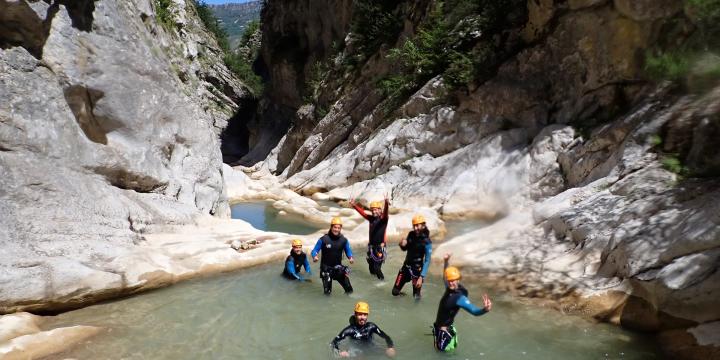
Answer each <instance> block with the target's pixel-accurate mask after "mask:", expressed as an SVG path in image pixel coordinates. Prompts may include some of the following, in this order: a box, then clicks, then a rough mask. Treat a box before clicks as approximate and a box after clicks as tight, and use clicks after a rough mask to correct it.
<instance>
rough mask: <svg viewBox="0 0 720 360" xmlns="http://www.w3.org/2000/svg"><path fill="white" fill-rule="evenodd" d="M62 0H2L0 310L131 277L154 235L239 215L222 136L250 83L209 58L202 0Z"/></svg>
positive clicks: (105, 287) (78, 298)
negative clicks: (197, 0)
mask: <svg viewBox="0 0 720 360" xmlns="http://www.w3.org/2000/svg"><path fill="white" fill-rule="evenodd" d="M64 3H65V2H60V1H58V2H43V1H33V2H29V1H25V0H22V1H15V2H5V1H3V2H1V3H0V14H2V15H0V17H2V21H1V23H2V24H3V25H2V26H0V43H2V48H1V49H0V98H2V99H3V101H2V102H0V173H1V174H2V176H0V189H1V190H0V212H2V214H3V216H2V217H0V245H1V246H2V247H3V249H4V250H3V252H2V254H0V294H2V295H0V311H6V310H3V309H8V308H12V307H13V306H17V305H19V304H28V305H30V304H35V305H37V304H42V303H46V304H47V308H50V309H52V308H64V307H72V306H73V305H72V304H73V303H78V304H79V303H81V302H82V299H83V298H84V297H85V296H87V295H89V294H93V293H95V294H97V293H103V292H112V291H113V290H115V289H118V288H122V287H123V286H124V283H125V281H126V279H125V278H124V276H123V275H122V274H121V273H120V272H119V270H118V269H116V268H113V266H111V265H109V264H110V262H112V261H113V259H115V258H116V257H118V256H120V255H123V254H126V253H127V252H128V251H130V250H132V249H133V248H134V247H135V246H136V245H137V244H138V243H140V242H142V236H143V234H144V233H147V232H150V231H152V230H153V229H154V228H158V227H162V226H164V225H168V224H183V223H191V222H193V219H194V217H196V216H198V215H200V214H214V215H217V216H228V214H229V208H228V205H227V200H226V198H225V195H224V191H223V179H222V166H221V165H222V162H221V156H220V145H219V140H218V135H219V133H220V131H221V130H222V127H224V124H225V121H226V120H227V118H228V117H230V116H231V115H232V114H233V113H234V112H235V111H236V110H237V107H238V105H237V104H236V100H239V99H241V98H243V97H246V96H247V92H246V91H245V90H243V85H242V84H240V83H239V82H238V81H237V80H235V79H234V78H233V77H232V76H230V75H229V72H228V71H227V69H225V68H224V66H222V65H213V66H210V67H203V66H202V64H201V63H202V62H204V61H212V62H216V60H208V59H207V58H208V57H209V56H216V57H217V56H219V55H217V54H215V55H212V54H213V53H212V51H213V50H208V49H211V48H217V45H216V44H214V40H212V38H210V40H208V37H207V34H204V33H202V32H193V29H197V28H196V27H195V26H197V24H199V21H200V20H199V19H197V18H196V17H195V15H194V12H193V11H194V10H193V8H191V7H188V8H185V6H186V3H185V2H182V1H180V2H177V3H175V4H174V6H175V7H174V8H172V9H171V10H172V11H174V13H175V14H176V17H175V18H174V19H175V20H176V22H175V24H174V25H171V26H174V27H169V28H165V27H163V26H160V25H159V24H158V23H156V20H155V19H154V17H155V13H154V8H153V6H154V5H153V4H154V3H151V2H150V1H148V0H133V1H127V2H117V1H78V2H73V5H68V6H66V5H64ZM188 6H189V5H188ZM9 24H13V26H9ZM6 25H7V26H6ZM43 29H46V30H43ZM200 39H205V40H202V41H201V40H200ZM203 43H204V44H205V45H202V46H201V44H203ZM182 49H185V50H186V51H183V50H182ZM203 54H204V55H203ZM183 74H185V75H183ZM183 76H184V80H183V79H182V77H183ZM212 79H214V80H212ZM208 104H215V105H214V108H212V109H211V108H210V107H209V106H208ZM36 308H40V309H41V308H43V305H38V306H37V307H36Z"/></svg>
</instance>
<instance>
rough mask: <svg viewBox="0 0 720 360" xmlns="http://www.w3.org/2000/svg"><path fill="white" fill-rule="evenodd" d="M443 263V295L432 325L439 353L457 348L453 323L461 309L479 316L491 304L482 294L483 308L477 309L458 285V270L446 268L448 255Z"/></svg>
mask: <svg viewBox="0 0 720 360" xmlns="http://www.w3.org/2000/svg"><path fill="white" fill-rule="evenodd" d="M443 260H444V262H445V271H444V277H445V294H443V296H442V298H440V304H439V305H438V311H437V317H436V318H435V323H434V324H433V337H434V338H435V344H434V345H435V348H436V349H437V350H439V351H453V350H455V348H456V347H457V344H458V341H457V331H456V330H455V326H453V322H454V321H455V315H457V313H458V311H459V310H460V309H461V308H462V309H465V311H467V312H469V313H471V314H473V315H475V316H480V315H483V314H486V313H487V312H489V311H490V310H491V309H492V302H491V301H490V298H489V297H488V296H487V294H483V307H481V308H479V307H477V306H475V305H474V304H473V303H471V302H470V300H469V299H468V297H467V296H468V291H467V289H465V287H463V286H462V285H460V270H458V268H456V267H454V266H448V264H449V262H450V254H445V256H444V257H443Z"/></svg>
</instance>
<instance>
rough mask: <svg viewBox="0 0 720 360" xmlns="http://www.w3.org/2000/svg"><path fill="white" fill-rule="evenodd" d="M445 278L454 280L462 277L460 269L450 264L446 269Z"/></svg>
mask: <svg viewBox="0 0 720 360" xmlns="http://www.w3.org/2000/svg"><path fill="white" fill-rule="evenodd" d="M445 279H446V280H447V281H453V280H457V279H460V270H458V268H456V267H454V266H448V267H447V268H446V269H445Z"/></svg>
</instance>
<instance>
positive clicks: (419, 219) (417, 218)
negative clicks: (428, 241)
mask: <svg viewBox="0 0 720 360" xmlns="http://www.w3.org/2000/svg"><path fill="white" fill-rule="evenodd" d="M423 223H425V217H424V216H422V215H420V214H418V215H415V216H413V218H412V224H413V225H417V224H423Z"/></svg>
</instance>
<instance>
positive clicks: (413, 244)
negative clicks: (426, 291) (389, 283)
mask: <svg viewBox="0 0 720 360" xmlns="http://www.w3.org/2000/svg"><path fill="white" fill-rule="evenodd" d="M406 241H407V243H406V244H405V246H402V245H401V246H400V249H402V250H403V251H407V254H406V255H405V261H404V262H403V265H402V267H401V268H400V270H399V271H398V274H397V277H396V278H395V285H394V286H393V289H392V294H393V295H395V296H397V295H400V290H402V288H403V286H405V284H406V283H407V282H408V281H412V285H413V296H415V298H420V290H421V286H417V285H416V284H417V280H418V278H420V277H423V278H424V277H425V276H426V275H427V272H428V268H429V267H430V256H431V255H432V241H430V231H429V230H428V229H423V230H422V231H421V232H420V234H417V233H416V232H415V231H410V232H409V233H408V235H407V238H406Z"/></svg>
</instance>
